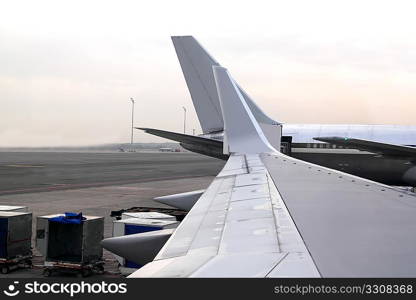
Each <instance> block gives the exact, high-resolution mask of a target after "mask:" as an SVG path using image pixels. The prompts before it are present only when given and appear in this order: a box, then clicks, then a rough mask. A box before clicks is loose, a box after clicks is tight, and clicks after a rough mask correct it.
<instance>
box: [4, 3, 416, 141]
mask: <svg viewBox="0 0 416 300" xmlns="http://www.w3.org/2000/svg"><path fill="white" fill-rule="evenodd" d="M412 3H414V1H385V2H384V1H363V0H361V1H352V0H348V1H334V0H332V1H317V0H314V1H293V0H292V1H276V0H274V1H260V0H256V1H246V2H245V1H241V0H240V1H224V0H222V1H216V0H215V1H214V0H210V1H196V0H194V1H180V0H174V1H155V0H152V1H138V0H134V1H120V0H119V1H103V0H100V1H88V0H83V1H74V0H72V1H57V0H53V1H40V0H37V1H33V0H31V1H19V0H13V1H11V0H10V1H2V6H1V9H0V103H1V106H0V146H52V145H93V144H101V143H118V142H129V139H130V122H131V119H130V114H131V103H130V101H129V98H130V97H134V98H135V99H136V112H135V122H134V123H135V125H137V126H146V127H153V128H159V129H166V130H172V131H178V132H180V131H182V121H183V111H182V106H186V107H187V108H188V123H187V128H188V133H192V129H193V128H195V129H196V132H197V133H200V131H201V130H200V127H199V123H198V120H197V117H196V114H195V111H194V109H193V106H192V101H191V98H190V95H189V93H188V90H187V87H186V83H185V80H184V78H183V75H182V71H181V69H180V66H179V62H178V60H177V58H176V54H175V50H174V48H173V45H172V43H171V40H170V36H171V35H193V36H195V37H196V38H197V39H198V40H199V42H200V43H201V44H202V45H203V46H204V47H205V48H206V49H207V50H208V51H209V52H210V53H211V54H212V55H213V56H214V57H215V58H216V59H217V60H218V61H219V62H220V63H221V64H222V65H223V66H226V67H227V68H228V69H229V70H230V72H231V74H232V75H233V77H234V78H235V79H236V81H237V82H238V83H239V84H240V85H241V86H242V87H243V88H244V89H245V90H246V91H247V92H248V93H249V94H250V95H251V96H252V98H253V99H254V100H255V101H256V102H257V104H259V106H260V107H262V108H263V110H264V111H266V112H267V113H268V114H269V115H270V116H271V117H273V118H274V119H275V120H278V121H281V122H286V123H344V124H345V123H349V124H354V123H361V124H404V125H412V124H414V125H416V121H415V112H416V111H415V107H416V102H415V100H416V18H415V11H416V9H415V8H416V4H412ZM135 140H136V141H137V142H151V141H161V139H159V138H156V137H152V136H150V135H146V134H144V133H140V132H136V133H135Z"/></svg>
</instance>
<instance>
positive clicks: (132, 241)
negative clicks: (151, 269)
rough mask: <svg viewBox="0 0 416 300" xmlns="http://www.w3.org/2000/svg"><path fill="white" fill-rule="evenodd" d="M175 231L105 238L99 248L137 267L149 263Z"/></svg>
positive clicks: (167, 230) (164, 230) (158, 231)
mask: <svg viewBox="0 0 416 300" xmlns="http://www.w3.org/2000/svg"><path fill="white" fill-rule="evenodd" d="M174 231H175V229H163V230H156V231H151V232H144V233H138V234H130V235H124V236H118V237H112V238H107V239H104V240H102V241H101V246H103V248H104V249H107V250H108V251H110V252H112V253H114V254H116V255H118V256H121V257H123V258H125V259H127V260H130V261H132V262H135V263H136V264H139V265H145V264H147V263H148V262H151V261H152V260H153V259H154V258H155V257H156V255H157V253H158V252H159V251H160V249H162V247H163V245H165V243H166V241H167V240H168V239H169V238H170V236H171V235H172V234H173V232H174Z"/></svg>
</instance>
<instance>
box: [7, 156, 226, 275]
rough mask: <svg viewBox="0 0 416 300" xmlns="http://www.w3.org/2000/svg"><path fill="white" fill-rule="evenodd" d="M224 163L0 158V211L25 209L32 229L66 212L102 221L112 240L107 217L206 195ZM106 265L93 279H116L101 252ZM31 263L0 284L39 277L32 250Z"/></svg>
mask: <svg viewBox="0 0 416 300" xmlns="http://www.w3.org/2000/svg"><path fill="white" fill-rule="evenodd" d="M224 163H225V162H224V161H221V160H218V159H214V158H209V157H205V156H201V155H197V154H193V153H44V152H43V153H29V152H26V153H23V152H22V153H5V152H2V153H1V152H0V205H22V206H28V208H29V211H31V212H32V213H33V229H34V228H35V220H36V217H37V216H42V215H49V214H55V213H63V212H67V211H70V212H82V213H83V214H84V215H95V216H104V217H105V224H104V236H105V237H110V236H111V234H112V222H113V220H114V219H113V218H111V217H110V213H111V211H113V210H120V209H127V208H130V207H134V206H145V207H167V206H165V205H162V204H160V203H157V202H155V201H153V200H152V199H153V198H154V197H157V196H162V195H169V194H174V193H181V192H187V191H192V190H198V189H204V188H206V187H207V186H208V185H209V184H210V183H211V181H212V180H213V178H214V177H215V175H216V174H218V172H219V171H220V170H221V168H222V167H223V165H224ZM32 237H33V238H34V237H35V232H33V235H32ZM33 238H32V239H33ZM34 245H35V243H34V240H33V241H32V246H33V247H34ZM104 260H105V271H106V273H105V274H104V275H96V276H104V277H120V276H121V275H120V274H119V273H118V268H117V262H116V260H115V259H114V257H113V255H112V254H111V253H109V252H107V251H104ZM33 262H34V264H35V267H34V268H33V269H19V270H15V271H13V272H11V273H10V274H7V275H2V274H0V278H1V277H6V278H38V277H42V268H41V265H42V264H43V258H42V257H41V256H40V254H39V253H38V252H37V250H36V249H34V260H33ZM61 276H64V277H65V276H68V275H61ZM55 277H56V276H55ZM58 277H59V276H58Z"/></svg>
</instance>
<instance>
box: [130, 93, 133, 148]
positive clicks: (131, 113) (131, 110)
mask: <svg viewBox="0 0 416 300" xmlns="http://www.w3.org/2000/svg"><path fill="white" fill-rule="evenodd" d="M130 100H131V104H132V107H131V145H132V146H133V121H134V99H133V98H130Z"/></svg>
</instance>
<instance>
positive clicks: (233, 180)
mask: <svg viewBox="0 0 416 300" xmlns="http://www.w3.org/2000/svg"><path fill="white" fill-rule="evenodd" d="M212 73H213V78H214V83H215V87H216V89H217V92H218V101H219V104H220V107H219V110H220V112H221V120H223V124H224V127H223V134H224V142H223V151H224V153H225V154H226V155H228V160H227V163H226V164H225V167H224V168H223V169H222V171H221V172H220V173H219V174H218V175H217V177H216V178H215V179H214V180H213V182H212V183H211V184H210V186H209V187H208V188H207V189H206V190H205V191H204V192H201V191H198V193H199V194H198V196H197V197H195V195H196V192H194V193H190V194H184V195H182V196H178V195H176V196H175V197H176V198H175V197H172V196H171V198H170V200H171V201H170V205H172V206H175V203H177V204H178V207H184V206H187V207H188V209H189V213H188V214H187V216H186V217H185V219H184V220H183V221H182V222H181V224H180V225H179V227H178V228H177V229H176V230H172V229H169V230H161V231H153V232H147V233H143V234H137V235H131V236H123V237H116V238H110V239H105V240H103V242H102V245H103V246H104V247H105V248H107V249H109V250H111V251H113V252H114V253H116V254H120V255H122V256H124V257H126V258H127V259H129V260H131V261H133V262H136V263H137V264H140V265H143V264H145V265H144V266H143V267H142V268H141V269H139V270H138V271H136V272H135V273H133V274H132V275H131V276H130V277H415V276H416V255H415V253H416V235H415V232H416V218H415V216H416V196H415V194H413V193H410V192H406V191H404V190H402V189H396V188H393V187H390V186H387V185H383V184H380V183H376V182H374V181H370V180H366V179H362V178H359V177H356V176H353V175H349V174H346V173H344V172H340V171H336V170H333V169H329V168H326V167H322V166H319V165H316V164H312V163H308V162H305V161H302V160H298V159H296V158H293V157H290V156H287V155H285V154H284V153H282V152H280V151H279V149H280V145H279V143H277V144H275V145H273V144H272V143H271V142H270V140H269V137H268V134H267V132H265V131H263V125H262V124H261V123H259V121H258V120H257V117H256V115H257V113H256V111H255V110H252V107H251V105H250V102H247V101H246V98H245V94H244V93H242V92H241V89H240V88H239V87H238V85H237V84H236V83H235V81H234V80H233V79H232V77H231V76H230V74H229V73H228V71H227V70H226V69H225V68H223V67H220V66H213V67H212ZM269 125H272V126H275V125H274V124H269ZM276 125H277V126H280V125H279V123H277V122H276ZM275 134H276V136H277V139H276V140H277V141H278V140H279V139H280V137H279V131H276V133H275ZM335 142H337V143H338V142H339V141H335ZM353 142H354V143H355V142H356V141H353ZM357 143H362V142H360V141H357ZM393 148H394V147H393ZM391 150H392V151H394V150H395V149H391ZM192 197H193V198H192ZM191 198H192V199H193V200H192V201H191V200H190V199H191ZM190 201H191V202H193V203H190ZM185 202H186V205H184V204H185Z"/></svg>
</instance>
